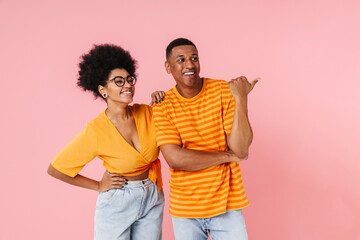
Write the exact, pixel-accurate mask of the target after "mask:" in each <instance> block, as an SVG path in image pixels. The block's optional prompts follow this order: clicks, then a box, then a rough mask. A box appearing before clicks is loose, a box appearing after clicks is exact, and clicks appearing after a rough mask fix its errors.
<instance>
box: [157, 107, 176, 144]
mask: <svg viewBox="0 0 360 240" xmlns="http://www.w3.org/2000/svg"><path fill="white" fill-rule="evenodd" d="M153 118H154V122H155V130H156V141H157V146H158V147H159V146H161V145H165V144H176V145H179V146H181V145H182V144H181V137H180V134H179V131H178V130H177V128H176V127H175V124H174V123H173V120H172V118H171V116H170V114H169V112H168V107H167V104H166V102H162V103H161V104H155V105H154V106H153Z"/></svg>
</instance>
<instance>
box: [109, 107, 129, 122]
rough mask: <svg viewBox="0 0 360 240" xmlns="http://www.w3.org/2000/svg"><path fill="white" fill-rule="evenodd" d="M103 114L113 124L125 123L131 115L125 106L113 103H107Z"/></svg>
mask: <svg viewBox="0 0 360 240" xmlns="http://www.w3.org/2000/svg"><path fill="white" fill-rule="evenodd" d="M105 113H106V115H107V117H108V118H109V119H110V121H111V122H113V123H117V122H122V121H127V120H129V118H131V117H132V113H131V111H130V108H129V106H128V105H127V104H116V103H114V102H108V103H107V109H106V110H105Z"/></svg>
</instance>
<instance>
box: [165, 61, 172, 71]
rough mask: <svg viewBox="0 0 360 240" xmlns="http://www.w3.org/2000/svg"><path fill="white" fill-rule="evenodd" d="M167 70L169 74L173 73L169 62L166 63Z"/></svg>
mask: <svg viewBox="0 0 360 240" xmlns="http://www.w3.org/2000/svg"><path fill="white" fill-rule="evenodd" d="M165 69H166V72H167V73H168V74H170V73H171V68H170V64H169V62H168V61H165Z"/></svg>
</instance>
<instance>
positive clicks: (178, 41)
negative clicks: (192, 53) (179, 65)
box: [166, 38, 197, 59]
mask: <svg viewBox="0 0 360 240" xmlns="http://www.w3.org/2000/svg"><path fill="white" fill-rule="evenodd" d="M183 45H191V46H194V47H195V49H196V50H197V48H196V46H195V44H194V43H193V42H192V41H190V40H189V39H186V38H177V39H175V40H173V41H172V42H171V43H169V45H168V46H167V47H166V59H168V57H169V56H170V54H171V50H172V49H173V48H174V47H177V46H183Z"/></svg>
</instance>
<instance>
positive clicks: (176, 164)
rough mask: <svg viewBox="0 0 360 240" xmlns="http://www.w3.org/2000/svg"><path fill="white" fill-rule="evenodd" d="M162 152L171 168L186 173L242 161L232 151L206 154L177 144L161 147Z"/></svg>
mask: <svg viewBox="0 0 360 240" xmlns="http://www.w3.org/2000/svg"><path fill="white" fill-rule="evenodd" d="M160 150H161V152H162V154H163V156H164V158H165V160H166V162H167V163H168V165H169V167H170V168H172V169H179V170H184V171H199V170H203V169H206V168H209V167H212V166H216V165H219V164H222V163H226V162H238V161H241V159H240V158H238V157H237V156H236V155H235V154H234V153H233V152H232V151H226V152H223V151H217V152H205V151H200V150H192V149H186V148H182V147H180V146H179V145H176V144H165V145H161V146H160Z"/></svg>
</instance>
